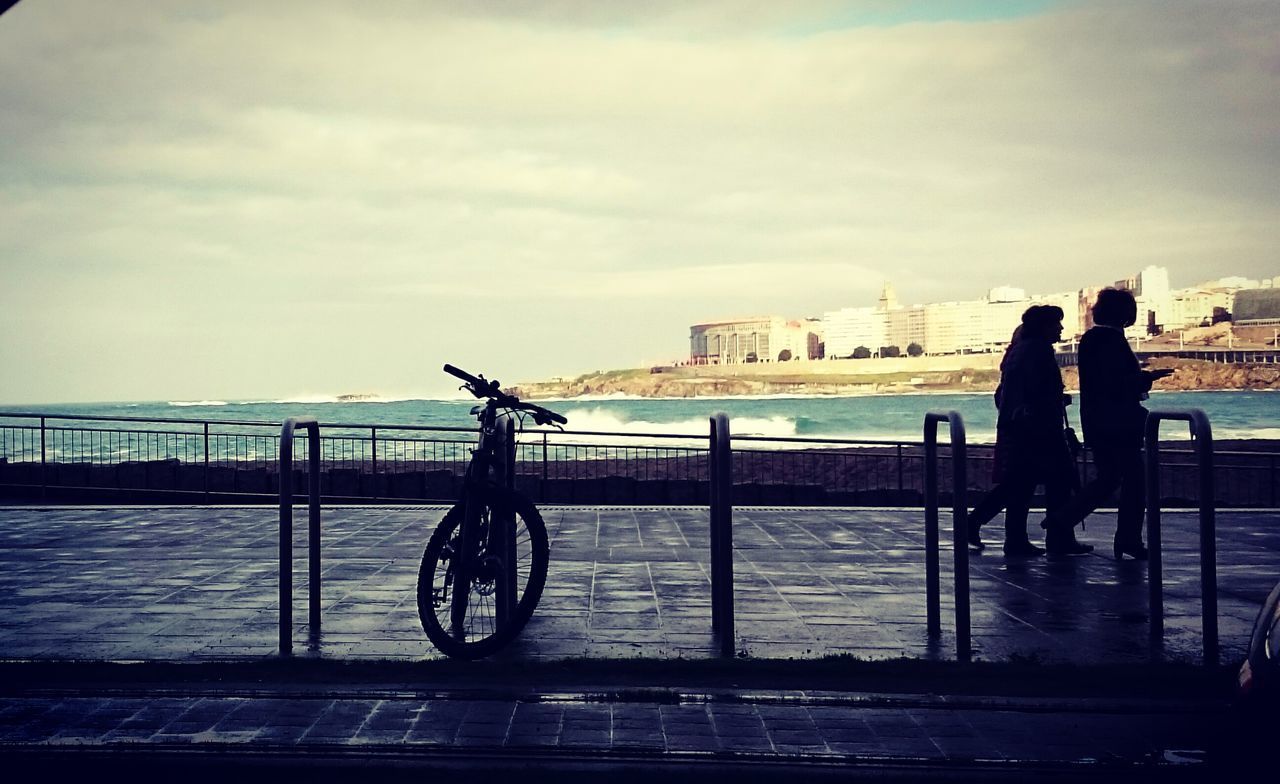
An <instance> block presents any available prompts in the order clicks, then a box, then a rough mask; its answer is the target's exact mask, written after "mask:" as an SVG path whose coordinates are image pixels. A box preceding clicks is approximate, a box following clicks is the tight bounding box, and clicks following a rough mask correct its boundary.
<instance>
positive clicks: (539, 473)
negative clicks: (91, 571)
mask: <svg viewBox="0 0 1280 784" xmlns="http://www.w3.org/2000/svg"><path fill="white" fill-rule="evenodd" d="M1277 457H1278V456H1277V455H1275V454H1264V453H1254V454H1252V455H1249V456H1244V455H1242V456H1238V457H1233V456H1230V455H1219V457H1218V460H1217V467H1216V471H1215V482H1216V487H1217V492H1216V495H1217V502H1218V504H1219V505H1220V506H1234V507H1274V506H1276V504H1277V485H1278V484H1280V481H1278V480H1280V476H1277V472H1278V471H1280V466H1278V465H1277V462H1278V461H1277ZM990 466H991V454H990V449H989V448H987V447H984V446H980V445H975V446H971V447H970V468H969V471H970V475H969V494H970V504H972V503H973V501H974V500H975V499H976V497H977V494H979V493H982V492H984V491H985V490H987V489H988V488H989V486H990ZM380 468H381V469H382V470H380V471H379V472H378V473H376V474H375V473H372V472H371V471H369V470H361V469H360V468H341V467H330V468H324V469H323V470H322V473H321V480H320V481H321V492H322V493H323V495H324V496H325V498H326V500H327V501H328V502H331V503H333V502H355V503H360V502H416V503H452V502H453V501H454V500H455V499H457V498H458V497H459V495H460V493H461V489H462V476H461V468H462V466H461V464H459V465H458V466H457V467H456V470H455V469H452V468H436V469H432V470H419V469H416V468H414V467H413V466H411V465H389V466H380ZM1083 468H1084V472H1085V475H1086V477H1088V476H1091V475H1092V468H1091V466H1089V465H1088V464H1087V463H1086V464H1085V465H1084V466H1083ZM922 472H923V457H922V455H920V454H919V453H906V454H905V455H904V456H903V457H902V458H901V459H899V457H898V456H897V455H896V453H894V452H892V451H888V452H875V451H872V450H857V451H845V452H835V451H832V452H827V453H823V454H813V453H807V454H802V453H781V454H780V455H779V456H775V457H774V459H769V460H758V461H757V460H754V459H753V458H751V457H749V456H747V455H738V456H737V459H735V480H734V500H735V502H736V503H738V504H740V505H779V506H880V505H884V506H919V505H921V504H922V501H923V492H922V490H923V477H922ZM938 474H939V477H940V482H941V488H940V489H941V492H942V503H943V505H944V506H946V505H948V504H949V503H950V499H949V495H950V484H949V483H950V475H951V470H950V463H949V460H948V459H947V458H946V456H945V451H944V452H943V453H942V455H941V456H940V459H939V472H938ZM1197 474H1198V469H1196V467H1195V466H1194V464H1193V463H1192V461H1191V460H1190V458H1189V456H1188V455H1186V454H1185V453H1182V454H1179V453H1174V454H1169V455H1166V456H1165V457H1164V459H1163V468H1162V478H1161V495H1162V497H1163V498H1164V499H1165V503H1166V504H1167V505H1169V506H1193V505H1194V504H1195V499H1196V493H1197V488H1198V475H1197ZM293 486H294V490H295V493H297V494H298V495H299V496H303V495H305V494H306V492H307V486H308V485H307V475H306V472H305V471H301V470H298V471H295V472H294V481H293ZM517 487H518V489H520V490H521V491H522V492H524V493H526V494H527V495H529V496H530V497H531V498H533V499H534V500H535V501H538V502H545V503H573V504H602V505H632V504H639V505H705V504H707V502H708V485H707V481H706V472H705V464H697V463H695V464H693V465H690V463H689V461H687V460H682V461H675V460H663V459H653V460H645V461H635V462H632V463H629V464H627V463H624V464H618V463H610V462H607V461H597V462H593V461H573V462H569V461H564V462H556V461H552V462H550V463H547V464H542V463H529V464H522V465H521V467H520V468H519V469H518V473H517ZM279 488H280V475H279V472H278V470H277V469H276V467H275V466H274V465H273V464H264V463H244V464H238V465H233V466H227V465H219V466H209V467H208V468H207V469H206V468H205V466H204V465H202V464H195V465H191V464H183V463H181V462H180V461H178V460H176V459H170V460H155V461H146V462H129V463H121V464H118V465H112V466H101V465H91V464H86V463H50V464H48V465H45V466H42V465H41V464H40V463H8V462H5V461H4V460H0V499H4V500H6V501H8V502H40V501H42V500H43V501H74V502H79V503H206V502H207V503H274V502H276V501H278V497H279V495H278V494H279Z"/></svg>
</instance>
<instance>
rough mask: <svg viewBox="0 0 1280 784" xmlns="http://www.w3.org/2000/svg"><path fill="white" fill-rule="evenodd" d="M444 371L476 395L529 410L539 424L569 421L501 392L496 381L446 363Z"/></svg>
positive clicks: (502, 404)
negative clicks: (464, 383)
mask: <svg viewBox="0 0 1280 784" xmlns="http://www.w3.org/2000/svg"><path fill="white" fill-rule="evenodd" d="M444 372H446V373H448V374H449V375H451V376H453V377H455V378H459V379H461V380H462V381H464V382H466V384H467V388H468V389H469V390H470V392H471V394H473V395H475V396H476V397H487V398H489V399H491V400H493V401H494V402H496V403H497V404H498V405H499V406H502V407H503V408H514V409H519V410H521V411H528V412H530V413H531V414H533V421H535V422H537V423H538V424H540V425H542V424H546V423H547V422H554V423H556V424H558V425H563V424H567V423H568V421H569V420H568V419H566V418H565V417H563V416H561V415H560V414H557V413H556V412H554V411H551V410H549V409H546V408H543V407H542V406H535V405H534V404H533V403H521V402H520V398H518V397H516V396H514V395H508V394H507V393H506V392H503V391H502V389H501V388H500V387H499V386H498V382H496V381H488V380H486V379H485V377H484V376H473V375H471V374H470V373H468V372H467V371H465V370H461V369H459V368H456V367H454V366H453V365H450V364H448V363H445V366H444Z"/></svg>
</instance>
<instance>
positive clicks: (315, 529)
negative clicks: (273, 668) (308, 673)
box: [279, 417, 321, 656]
mask: <svg viewBox="0 0 1280 784" xmlns="http://www.w3.org/2000/svg"><path fill="white" fill-rule="evenodd" d="M299 426H302V427H305V428H306V429H307V439H308V443H307V447H308V449H307V453H308V455H307V456H308V463H309V465H308V466H307V470H308V473H309V476H308V477H307V478H308V482H307V484H308V486H309V487H308V489H309V493H308V495H309V499H308V501H309V503H308V508H307V512H308V526H307V579H308V585H307V593H308V614H307V621H308V624H309V632H308V637H309V638H310V639H311V641H312V643H313V644H318V643H319V639H320V566H321V564H320V426H319V425H318V424H317V423H316V420H315V419H313V418H311V417H290V418H289V419H286V420H285V421H284V425H283V426H282V427H281V429H280V456H279V473H280V541H279V551H280V554H279V558H280V564H279V576H280V628H279V648H280V655H281V656H291V655H292V654H293V434H294V431H295V430H296V429H297V428H298V427H299Z"/></svg>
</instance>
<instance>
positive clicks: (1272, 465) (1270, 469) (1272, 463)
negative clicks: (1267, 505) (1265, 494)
mask: <svg viewBox="0 0 1280 784" xmlns="http://www.w3.org/2000/svg"><path fill="white" fill-rule="evenodd" d="M1267 479H1268V480H1269V481H1268V482H1267V484H1269V485H1271V508H1272V509H1274V508H1275V507H1276V456H1275V455H1271V456H1270V457H1268V458H1267Z"/></svg>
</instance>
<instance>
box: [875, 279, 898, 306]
mask: <svg viewBox="0 0 1280 784" xmlns="http://www.w3.org/2000/svg"><path fill="white" fill-rule="evenodd" d="M898 308H899V305H898V292H896V291H894V290H893V284H892V283H890V282H889V281H887V280H886V281H885V282H884V288H882V289H880V303H879V304H878V305H877V306H876V310H897V309H898Z"/></svg>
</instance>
